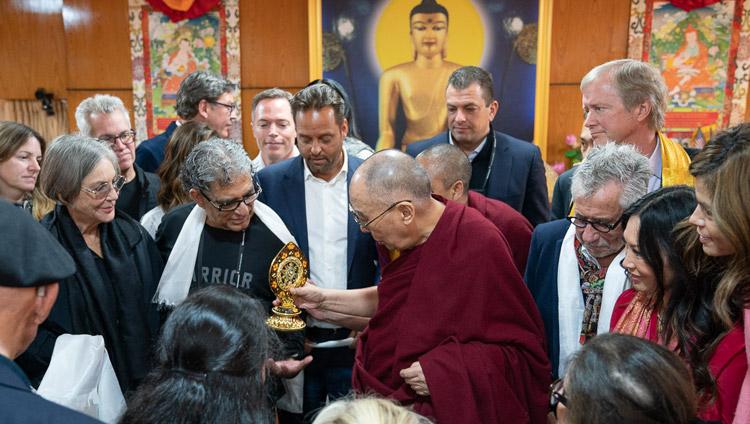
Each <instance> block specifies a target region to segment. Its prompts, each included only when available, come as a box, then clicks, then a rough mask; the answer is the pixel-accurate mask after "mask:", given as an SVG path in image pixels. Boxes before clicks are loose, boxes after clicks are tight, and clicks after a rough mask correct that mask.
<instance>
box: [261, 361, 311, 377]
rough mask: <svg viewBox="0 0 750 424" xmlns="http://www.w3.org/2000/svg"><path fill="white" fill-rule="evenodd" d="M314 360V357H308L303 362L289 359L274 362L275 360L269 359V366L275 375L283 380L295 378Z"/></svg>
mask: <svg viewBox="0 0 750 424" xmlns="http://www.w3.org/2000/svg"><path fill="white" fill-rule="evenodd" d="M312 360H313V357H312V356H306V357H305V358H304V359H302V360H297V359H293V358H289V359H284V360H281V361H274V360H273V359H269V360H268V363H267V365H268V368H269V370H270V371H271V373H273V374H276V375H278V376H280V377H283V378H294V377H296V376H297V374H299V373H300V371H302V370H303V369H305V367H306V366H307V365H308V364H309V363H310V362H312Z"/></svg>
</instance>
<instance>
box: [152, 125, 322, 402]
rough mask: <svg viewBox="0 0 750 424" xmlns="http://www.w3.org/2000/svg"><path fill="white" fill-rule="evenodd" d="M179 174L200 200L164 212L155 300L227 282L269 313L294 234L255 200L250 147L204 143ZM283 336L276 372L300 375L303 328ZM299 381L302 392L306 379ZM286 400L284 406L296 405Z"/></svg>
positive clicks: (172, 301)
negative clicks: (272, 278)
mask: <svg viewBox="0 0 750 424" xmlns="http://www.w3.org/2000/svg"><path fill="white" fill-rule="evenodd" d="M180 179H181V180H182V184H183V186H184V189H185V191H186V192H188V194H189V195H190V197H191V198H192V199H193V201H194V202H195V203H189V204H186V205H182V206H178V207H176V208H174V209H172V210H171V211H169V213H167V214H166V215H164V217H163V218H162V221H161V225H160V226H159V229H158V230H157V233H156V244H157V246H158V247H159V250H160V252H161V254H162V256H163V257H164V259H165V261H166V262H167V265H166V267H165V269H164V274H163V275H162V278H161V280H160V282H159V288H158V289H157V293H156V296H155V299H156V300H157V301H158V302H159V303H161V304H164V305H167V306H173V305H176V304H178V303H180V302H181V301H182V300H184V299H185V298H186V297H187V296H188V294H189V293H190V292H192V291H194V290H198V289H200V288H202V287H205V286H207V285H212V284H226V285H231V286H233V287H236V288H237V289H238V290H240V291H242V292H243V293H246V294H248V295H250V296H252V297H253V298H256V299H258V300H259V301H261V302H262V303H263V304H264V305H265V306H266V308H267V309H268V311H269V313H270V310H271V307H272V303H273V300H274V298H275V295H274V294H273V292H272V291H271V288H270V286H269V284H268V270H269V268H270V266H271V262H272V261H273V259H274V257H275V256H276V254H277V253H278V252H279V251H280V250H281V248H282V247H284V245H285V244H286V243H288V242H290V241H295V240H294V237H292V235H291V233H289V230H288V229H287V228H286V226H285V225H284V223H283V222H282V221H281V218H279V217H278V215H276V213H275V212H274V211H273V210H272V209H271V208H269V207H268V206H266V205H264V204H262V203H260V202H257V201H256V200H255V199H256V198H257V197H258V195H259V194H260V191H261V188H260V186H259V185H258V183H257V181H256V180H255V179H254V178H253V173H252V162H251V161H250V158H249V157H248V156H247V153H245V151H244V150H243V149H242V146H240V145H238V144H236V143H234V142H233V141H229V140H222V139H219V138H212V139H210V140H206V141H203V142H201V143H199V144H198V145H197V146H196V147H195V148H194V149H193V151H192V152H191V153H190V155H189V156H188V157H187V159H186V160H185V167H184V169H183V171H182V174H181V175H180ZM279 338H280V339H281V340H282V342H283V343H284V346H285V353H284V357H285V358H288V359H286V360H282V361H275V362H273V364H272V365H271V372H272V373H274V374H277V375H279V376H281V377H284V378H287V379H292V378H295V377H296V376H297V375H298V374H299V372H300V371H301V370H302V369H303V368H304V367H305V366H307V364H309V363H310V361H311V360H312V358H311V357H307V358H305V359H303V360H298V359H296V358H301V357H302V353H303V349H304V332H301V331H296V332H289V333H279ZM298 383H299V386H298V387H299V390H301V379H299V380H298ZM287 386H288V385H287ZM287 390H290V388H289V387H287ZM291 390H293V389H291ZM299 396H301V393H300V395H299ZM283 402H285V398H282V399H281V400H280V401H279V404H278V406H279V407H280V408H285V407H290V406H289V405H285V404H284V403H283ZM300 408H301V405H300ZM290 409H296V408H291V407H290ZM292 412H297V411H292Z"/></svg>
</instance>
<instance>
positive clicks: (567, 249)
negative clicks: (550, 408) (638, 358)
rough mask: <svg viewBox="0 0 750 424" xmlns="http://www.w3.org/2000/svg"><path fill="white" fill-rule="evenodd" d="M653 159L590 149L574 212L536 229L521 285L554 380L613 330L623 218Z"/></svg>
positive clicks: (628, 149) (617, 149)
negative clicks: (539, 323) (538, 318)
mask: <svg viewBox="0 0 750 424" xmlns="http://www.w3.org/2000/svg"><path fill="white" fill-rule="evenodd" d="M650 176H651V168H650V167H649V163H648V159H646V157H645V156H643V155H642V154H640V153H639V152H638V151H637V150H636V149H635V148H634V147H633V146H630V145H617V144H615V143H608V144H605V145H603V146H599V147H595V148H594V149H592V150H591V152H590V153H589V155H588V157H587V158H586V160H585V161H584V162H583V163H582V164H581V165H580V166H579V167H578V171H577V172H576V173H575V175H574V176H573V182H572V186H571V191H572V193H573V200H574V202H575V205H576V207H575V215H574V216H569V217H567V218H565V219H559V220H557V221H552V222H548V223H546V224H542V225H539V226H538V227H537V228H536V229H535V230H534V234H533V235H532V237H531V248H530V250H529V259H528V264H527V266H526V275H525V276H524V280H525V281H526V285H527V286H528V288H529V291H530V292H531V295H532V296H533V297H534V300H535V302H536V304H537V307H538V308H539V312H540V314H541V315H542V320H543V321H544V328H545V330H546V333H547V351H548V354H549V357H550V362H551V363H552V376H553V377H554V378H558V377H562V376H563V375H565V371H566V368H567V363H568V359H569V358H570V357H571V356H572V355H573V354H574V353H575V352H576V351H577V350H578V349H579V348H580V346H581V345H583V344H584V343H585V342H586V341H587V340H589V339H590V338H592V337H594V336H595V335H597V334H601V333H605V332H607V331H609V321H610V318H611V316H612V308H613V307H614V305H615V301H616V300H617V298H618V297H619V296H620V294H621V293H622V292H623V291H625V290H626V289H627V288H629V286H630V284H629V282H628V280H627V279H626V276H625V270H624V269H623V267H622V265H621V264H620V262H621V261H622V259H623V258H624V257H625V242H624V241H623V238H622V233H623V229H622V225H621V224H622V213H623V212H624V211H625V209H627V208H628V206H630V205H631V204H633V203H634V202H635V201H636V200H638V199H640V198H641V197H643V196H644V195H645V194H646V192H647V188H648V180H649V177H650Z"/></svg>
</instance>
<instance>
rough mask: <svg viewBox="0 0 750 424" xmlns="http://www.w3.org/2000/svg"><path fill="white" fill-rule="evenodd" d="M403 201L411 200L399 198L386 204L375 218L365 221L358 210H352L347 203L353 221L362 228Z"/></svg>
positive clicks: (366, 227) (365, 227)
mask: <svg viewBox="0 0 750 424" xmlns="http://www.w3.org/2000/svg"><path fill="white" fill-rule="evenodd" d="M404 202H409V203H411V200H399V201H398V202H394V203H393V204H392V205H391V206H388V207H387V208H386V209H385V210H384V211H383V212H380V213H379V214H378V216H376V217H375V218H373V219H371V220H369V221H368V222H367V223H365V220H364V219H363V218H362V215H360V214H359V212H357V211H355V210H354V208H353V207H352V204H351V203H349V213H350V214H352V218H354V222H356V223H357V225H359V226H360V227H362V228H364V229H368V227H369V226H370V224H372V223H373V222H375V220H377V219H378V218H380V217H381V216H383V215H385V214H386V213H387V212H388V211H389V210H391V209H393V208H395V207H396V205H398V204H399V203H404Z"/></svg>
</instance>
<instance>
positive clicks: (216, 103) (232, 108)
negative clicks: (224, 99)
mask: <svg viewBox="0 0 750 424" xmlns="http://www.w3.org/2000/svg"><path fill="white" fill-rule="evenodd" d="M209 103H212V104H215V105H219V106H224V107H225V108H227V109H229V114H230V115H231V114H232V112H234V108H235V107H237V106H235V105H228V104H226V103H220V102H209Z"/></svg>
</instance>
